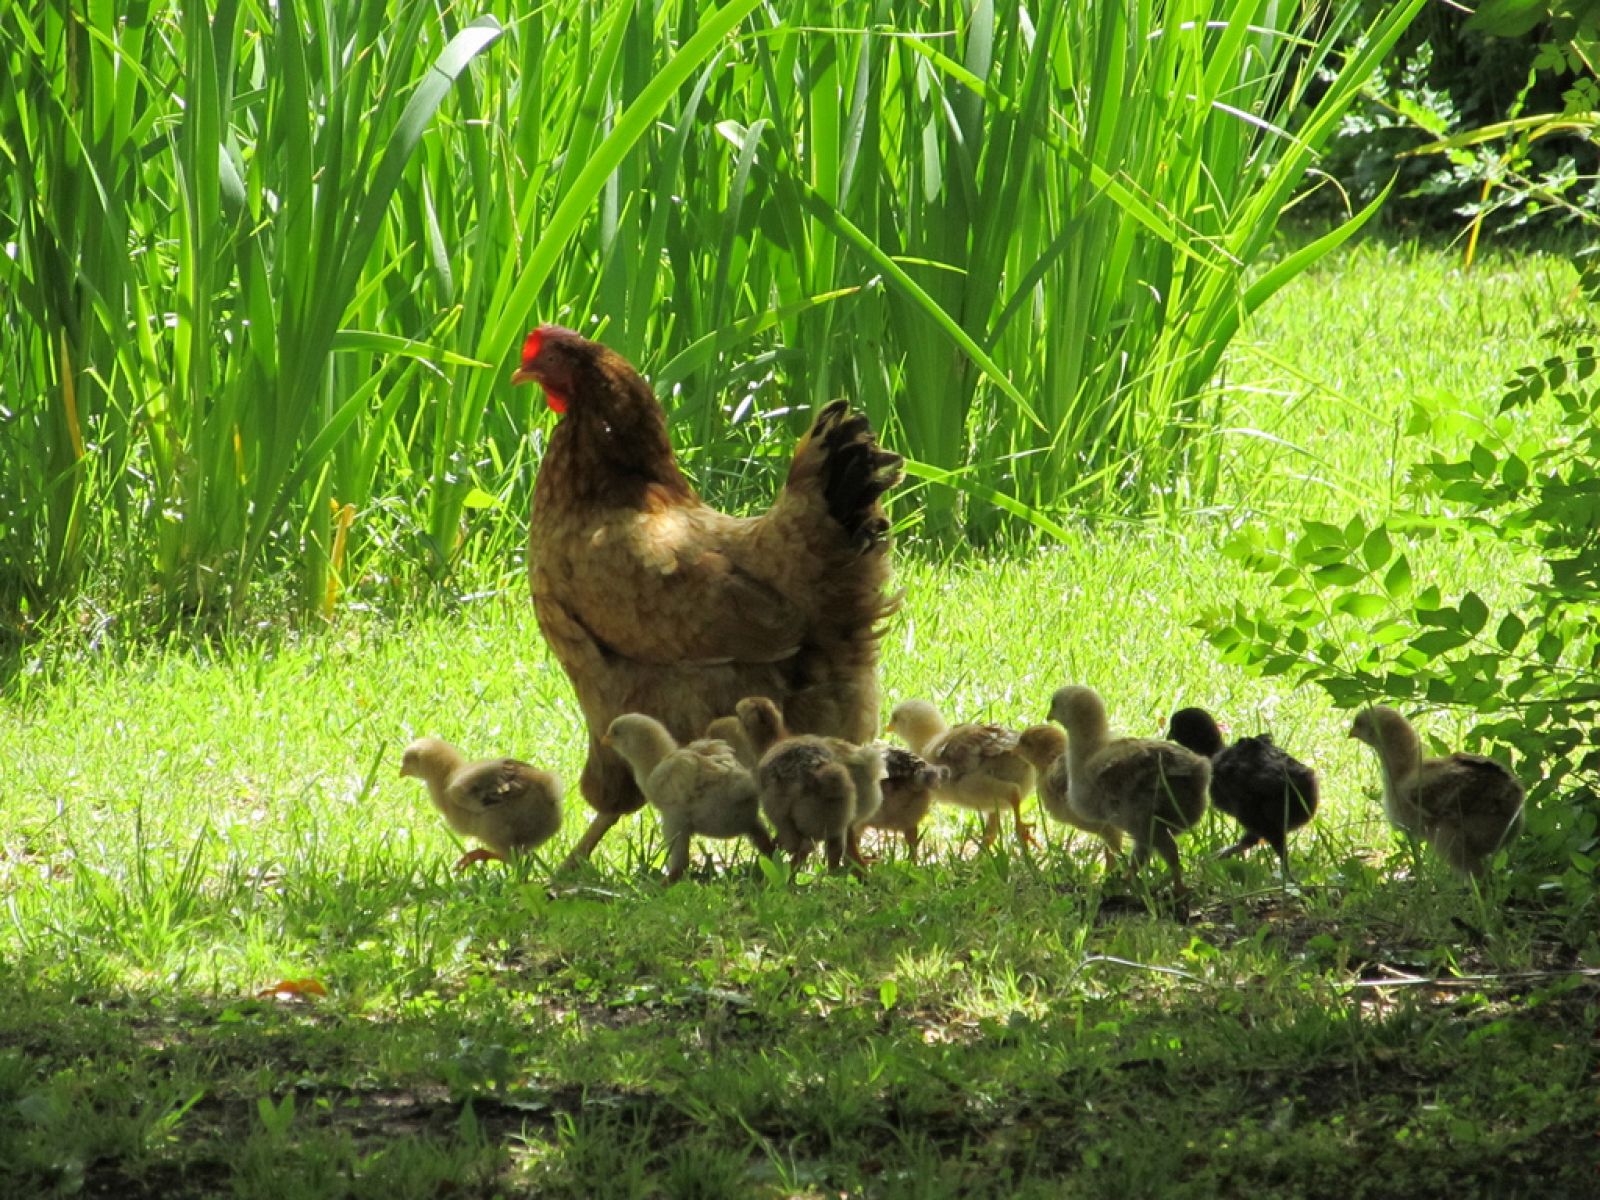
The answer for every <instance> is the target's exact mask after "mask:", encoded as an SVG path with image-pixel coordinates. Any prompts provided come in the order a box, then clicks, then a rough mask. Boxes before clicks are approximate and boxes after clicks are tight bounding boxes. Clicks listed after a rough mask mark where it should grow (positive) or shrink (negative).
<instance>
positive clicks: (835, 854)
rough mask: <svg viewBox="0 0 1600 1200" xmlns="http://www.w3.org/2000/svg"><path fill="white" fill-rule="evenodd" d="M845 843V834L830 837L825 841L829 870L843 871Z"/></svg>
mask: <svg viewBox="0 0 1600 1200" xmlns="http://www.w3.org/2000/svg"><path fill="white" fill-rule="evenodd" d="M844 844H845V839H844V837H843V836H839V837H830V838H829V839H828V840H827V842H826V843H825V846H826V851H827V856H828V870H830V871H842V870H843V869H844Z"/></svg>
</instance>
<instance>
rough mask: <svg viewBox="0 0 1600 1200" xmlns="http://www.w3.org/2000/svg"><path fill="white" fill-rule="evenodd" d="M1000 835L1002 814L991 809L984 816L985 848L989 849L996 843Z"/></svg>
mask: <svg viewBox="0 0 1600 1200" xmlns="http://www.w3.org/2000/svg"><path fill="white" fill-rule="evenodd" d="M999 836H1000V814H999V813H998V812H995V811H994V810H992V809H991V810H990V811H989V812H987V813H985V814H984V818H983V848H984V849H985V850H987V849H988V848H989V847H990V846H992V845H994V842H995V839H996V838H997V837H999Z"/></svg>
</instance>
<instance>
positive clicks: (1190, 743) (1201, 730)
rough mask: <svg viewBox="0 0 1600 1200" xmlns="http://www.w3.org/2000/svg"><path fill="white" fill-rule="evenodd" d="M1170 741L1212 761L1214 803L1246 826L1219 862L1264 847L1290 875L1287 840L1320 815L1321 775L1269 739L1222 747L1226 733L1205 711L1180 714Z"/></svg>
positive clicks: (1170, 724)
mask: <svg viewBox="0 0 1600 1200" xmlns="http://www.w3.org/2000/svg"><path fill="white" fill-rule="evenodd" d="M1167 738H1168V740H1169V741H1174V742H1177V743H1178V745H1180V746H1183V747H1184V748H1186V749H1189V750H1193V751H1194V752H1195V753H1196V754H1201V755H1204V756H1205V757H1207V758H1209V759H1210V760H1211V803H1212V804H1213V805H1215V806H1216V808H1217V809H1218V811H1220V812H1225V813H1227V814H1228V815H1229V816H1230V817H1232V818H1233V819H1234V820H1235V821H1237V822H1239V824H1240V825H1242V826H1244V836H1243V837H1242V838H1240V839H1239V840H1238V841H1237V842H1235V843H1234V844H1233V845H1232V846H1229V847H1228V848H1227V849H1226V850H1224V851H1223V852H1222V853H1221V854H1220V855H1219V856H1218V857H1220V858H1228V857H1230V856H1232V855H1235V854H1239V853H1241V852H1243V851H1245V850H1248V849H1249V848H1250V847H1251V846H1254V845H1255V844H1256V843H1257V842H1266V843H1267V844H1268V845H1269V846H1271V847H1272V848H1273V850H1275V851H1276V852H1277V855H1278V863H1279V865H1280V866H1281V868H1282V870H1283V874H1284V875H1285V876H1287V875H1288V874H1289V847H1288V841H1287V839H1288V835H1289V832H1290V831H1291V830H1295V829H1299V828H1300V827H1301V826H1302V825H1305V824H1306V823H1307V822H1309V821H1310V820H1311V817H1312V814H1313V813H1315V812H1316V811H1317V773H1316V772H1315V771H1313V770H1312V769H1311V768H1310V767H1308V766H1306V764H1305V763H1303V762H1301V761H1300V760H1299V759H1297V758H1291V757H1290V756H1289V755H1288V754H1287V753H1285V752H1284V751H1283V750H1282V749H1280V748H1279V747H1278V746H1277V745H1276V744H1275V743H1274V742H1273V740H1272V735H1271V734H1269V733H1259V734H1257V735H1256V736H1255V737H1244V738H1240V739H1239V740H1238V741H1236V742H1234V743H1233V745H1231V746H1224V744H1223V741H1222V730H1221V729H1219V728H1218V727H1217V722H1216V720H1215V719H1214V718H1213V717H1212V716H1211V714H1210V713H1208V712H1207V711H1206V710H1205V709H1203V708H1180V709H1179V710H1178V711H1177V712H1175V713H1173V714H1172V719H1171V720H1170V721H1168V722H1167Z"/></svg>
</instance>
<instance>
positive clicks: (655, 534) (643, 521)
mask: <svg viewBox="0 0 1600 1200" xmlns="http://www.w3.org/2000/svg"><path fill="white" fill-rule="evenodd" d="M751 524H752V522H751V521H750V520H748V519H739V518H734V517H728V516H725V515H723V514H722V513H719V512H717V511H715V510H714V509H710V508H707V507H705V506H704V505H701V504H691V505H685V504H674V505H670V506H667V507H663V508H659V509H656V510H655V511H643V512H639V511H630V510H613V511H612V513H611V514H609V516H608V517H607V518H606V519H605V521H604V522H603V523H602V524H600V525H598V526H597V527H596V528H595V529H594V530H592V531H591V532H590V534H589V536H588V537H587V538H585V539H584V540H583V542H582V543H581V545H580V546H579V547H578V549H579V550H580V551H581V552H579V553H574V554H573V555H571V556H570V557H568V558H567V559H566V561H565V562H563V563H554V564H549V565H548V567H547V572H546V574H547V579H548V580H549V581H550V586H549V587H548V590H547V591H545V592H544V594H543V595H541V594H540V590H539V589H538V588H537V587H536V590H535V594H534V602H535V603H536V604H538V603H555V604H559V605H560V606H561V607H562V608H563V609H564V610H565V612H566V615H567V616H568V618H569V619H571V620H573V621H575V622H577V623H578V624H580V625H582V626H583V628H584V629H585V630H586V631H587V632H588V634H589V636H590V637H591V638H592V639H593V640H594V641H595V642H596V643H597V644H599V646H600V647H601V648H602V650H603V651H608V652H610V653H611V654H613V655H616V656H620V657H622V658H626V659H630V660H632V661H633V662H637V663H645V664H652V665H672V666H678V667H683V666H696V665H699V666H711V665H715V664H718V663H730V662H738V663H767V662H777V661H780V660H782V659H784V658H788V657H790V656H792V655H793V654H794V653H795V652H796V650H797V649H798V648H799V645H800V641H801V639H802V637H803V635H804V633H805V629H806V613H805V612H804V611H803V610H802V608H801V607H800V605H798V604H797V603H796V602H795V601H794V600H792V599H790V598H789V597H787V596H785V595H784V594H783V593H782V592H780V591H779V590H778V589H777V588H775V587H773V586H771V585H769V584H767V583H764V582H763V581H762V580H760V579H758V578H756V576H755V575H753V574H752V573H751V572H750V571H749V570H747V569H746V568H745V567H744V566H742V565H741V564H740V562H739V557H740V556H739V553H738V551H739V546H740V543H741V542H742V541H743V540H745V539H746V538H748V537H749V536H750V534H751V532H752V530H751ZM557 581H558V582H557Z"/></svg>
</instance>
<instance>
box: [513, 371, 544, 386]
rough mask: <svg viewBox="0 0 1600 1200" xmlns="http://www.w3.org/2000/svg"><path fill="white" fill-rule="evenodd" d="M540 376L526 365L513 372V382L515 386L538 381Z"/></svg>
mask: <svg viewBox="0 0 1600 1200" xmlns="http://www.w3.org/2000/svg"><path fill="white" fill-rule="evenodd" d="M538 382H539V377H538V376H537V375H535V374H534V373H533V372H532V371H529V370H527V369H526V368H524V367H518V368H517V369H516V370H515V371H513V372H511V384H512V386H513V387H515V386H516V385H517V384H519V383H538Z"/></svg>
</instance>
